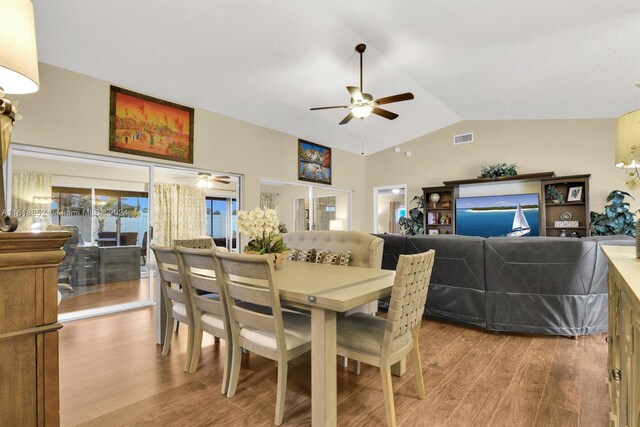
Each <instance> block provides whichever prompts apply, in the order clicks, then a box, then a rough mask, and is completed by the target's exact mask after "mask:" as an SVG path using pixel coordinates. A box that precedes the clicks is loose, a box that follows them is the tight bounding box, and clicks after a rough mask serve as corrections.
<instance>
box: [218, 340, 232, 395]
mask: <svg viewBox="0 0 640 427" xmlns="http://www.w3.org/2000/svg"><path fill="white" fill-rule="evenodd" d="M224 345H225V349H226V350H225V353H226V355H225V356H226V357H225V359H224V372H223V373H222V387H221V389H220V393H222V394H227V391H228V390H229V375H231V359H232V358H233V345H231V337H227V339H225V341H224Z"/></svg>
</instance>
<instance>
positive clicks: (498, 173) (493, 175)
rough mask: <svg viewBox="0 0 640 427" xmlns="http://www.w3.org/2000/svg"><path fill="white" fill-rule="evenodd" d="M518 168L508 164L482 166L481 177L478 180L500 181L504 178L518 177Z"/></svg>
mask: <svg viewBox="0 0 640 427" xmlns="http://www.w3.org/2000/svg"><path fill="white" fill-rule="evenodd" d="M516 169H517V166H516V165H515V164H514V163H512V164H510V165H508V164H506V163H498V164H495V165H489V166H482V169H480V176H479V177H478V178H490V179H498V178H500V177H503V176H516V175H518V171H517V170H516Z"/></svg>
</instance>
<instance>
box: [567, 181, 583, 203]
mask: <svg viewBox="0 0 640 427" xmlns="http://www.w3.org/2000/svg"><path fill="white" fill-rule="evenodd" d="M581 201H582V186H581V185H580V186H576V187H569V193H568V194H567V202H581Z"/></svg>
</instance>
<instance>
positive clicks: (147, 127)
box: [109, 86, 193, 163]
mask: <svg viewBox="0 0 640 427" xmlns="http://www.w3.org/2000/svg"><path fill="white" fill-rule="evenodd" d="M109 125H110V126H109V150H111V151H119V152H122V153H129V154H137V155H140V156H148V157H157V158H160V159H166V160H174V161H178V162H185V163H193V108H189V107H184V106H182V105H178V104H174V103H172V102H168V101H163V100H161V99H157V98H152V97H150V96H146V95H141V94H138V93H135V92H131V91H128V90H125V89H121V88H119V87H115V86H111V112H110V123H109Z"/></svg>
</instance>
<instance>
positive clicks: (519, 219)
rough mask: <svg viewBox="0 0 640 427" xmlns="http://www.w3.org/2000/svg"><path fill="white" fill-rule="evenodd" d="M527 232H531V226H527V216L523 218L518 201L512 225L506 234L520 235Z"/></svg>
mask: <svg viewBox="0 0 640 427" xmlns="http://www.w3.org/2000/svg"><path fill="white" fill-rule="evenodd" d="M529 233H531V227H529V223H528V222H527V218H525V216H524V212H522V205H521V204H520V203H518V209H516V215H515V216H514V217H513V226H512V227H511V232H509V233H507V236H509V237H522V236H527V235H529Z"/></svg>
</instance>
